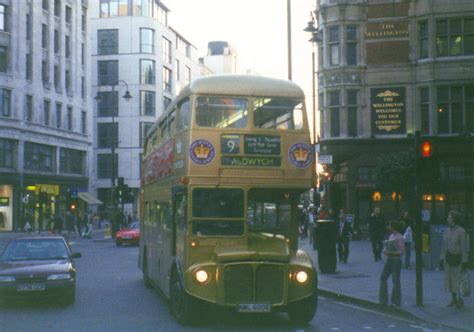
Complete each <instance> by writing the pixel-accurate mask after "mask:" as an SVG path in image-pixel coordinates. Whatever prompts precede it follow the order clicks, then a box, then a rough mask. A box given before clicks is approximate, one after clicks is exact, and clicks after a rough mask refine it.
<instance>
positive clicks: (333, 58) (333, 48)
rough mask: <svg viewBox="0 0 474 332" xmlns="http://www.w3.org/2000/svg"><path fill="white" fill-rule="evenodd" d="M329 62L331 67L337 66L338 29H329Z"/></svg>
mask: <svg viewBox="0 0 474 332" xmlns="http://www.w3.org/2000/svg"><path fill="white" fill-rule="evenodd" d="M329 60H330V65H331V66H338V65H339V27H332V28H329Z"/></svg>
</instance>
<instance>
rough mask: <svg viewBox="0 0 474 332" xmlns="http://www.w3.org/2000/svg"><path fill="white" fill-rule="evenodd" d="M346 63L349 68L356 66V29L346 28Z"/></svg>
mask: <svg viewBox="0 0 474 332" xmlns="http://www.w3.org/2000/svg"><path fill="white" fill-rule="evenodd" d="M346 61H347V64H348V65H350V66H353V65H357V27H354V26H352V27H347V28H346Z"/></svg>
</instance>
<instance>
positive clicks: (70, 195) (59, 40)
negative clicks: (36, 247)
mask: <svg viewBox="0 0 474 332" xmlns="http://www.w3.org/2000/svg"><path fill="white" fill-rule="evenodd" d="M87 17H88V2H87V1H86V0H22V1H16V0H1V1H0V231H2V230H16V229H19V228H21V227H22V225H23V223H24V221H25V220H26V218H28V220H29V221H30V223H31V224H32V226H33V227H35V229H37V228H38V227H39V228H42V229H45V228H46V227H47V226H48V223H49V218H50V216H51V215H53V214H56V215H61V216H62V215H64V214H65V211H66V209H69V208H70V207H71V204H72V203H71V202H72V200H74V198H75V197H76V193H77V192H80V191H86V190H87V187H88V173H89V165H90V163H89V162H88V160H89V158H90V154H89V150H90V148H91V144H92V112H91V109H90V105H91V104H90V102H91V98H90V91H89V89H88V87H89V86H90V82H89V76H90V74H89V73H90V61H89V55H88V51H87V50H88V49H89V45H88V44H89V39H88V38H87V35H88V32H89V27H88V24H87V23H88V18H87Z"/></svg>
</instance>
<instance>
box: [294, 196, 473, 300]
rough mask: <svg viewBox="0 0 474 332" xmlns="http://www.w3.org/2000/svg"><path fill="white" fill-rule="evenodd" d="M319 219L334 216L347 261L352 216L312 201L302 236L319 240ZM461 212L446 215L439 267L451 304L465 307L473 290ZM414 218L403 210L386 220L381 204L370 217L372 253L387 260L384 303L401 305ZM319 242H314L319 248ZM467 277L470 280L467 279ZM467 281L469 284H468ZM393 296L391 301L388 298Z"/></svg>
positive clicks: (376, 258)
mask: <svg viewBox="0 0 474 332" xmlns="http://www.w3.org/2000/svg"><path fill="white" fill-rule="evenodd" d="M318 220H332V221H334V222H335V224H336V227H335V228H334V230H335V231H336V234H335V239H336V243H335V245H336V247H337V254H338V258H339V262H340V263H347V262H348V258H349V252H350V241H351V239H352V236H353V235H354V225H353V224H352V222H351V221H352V220H349V219H348V218H347V214H346V213H345V212H344V209H340V210H339V214H338V215H336V214H335V213H334V210H333V209H332V208H327V207H325V206H321V207H320V208H319V210H318V211H317V210H316V209H315V208H314V207H313V206H312V205H311V206H309V207H308V208H306V209H303V213H302V217H301V218H300V221H301V222H300V238H301V239H306V238H309V241H310V243H313V241H317V240H315V239H317V237H315V236H314V235H315V231H314V230H315V229H316V228H317V226H316V225H317V221H318ZM461 220H462V215H461V214H460V213H458V212H456V211H450V212H449V213H448V217H447V223H448V229H447V230H446V232H445V233H444V237H443V243H442V250H441V257H440V268H441V269H442V270H444V274H445V281H444V286H445V289H446V291H447V292H449V293H451V302H450V303H449V306H453V307H456V308H462V307H463V306H464V302H463V299H462V298H463V296H466V295H467V294H468V293H470V284H469V282H470V281H469V275H468V250H467V248H468V245H467V242H466V241H467V233H466V231H465V230H464V229H463V228H462V227H461ZM414 226H415V225H414V220H413V219H412V218H410V216H409V213H408V211H403V212H402V214H401V216H400V217H399V218H398V219H397V220H391V221H390V222H387V221H386V220H385V217H384V215H383V214H382V213H381V210H380V207H379V206H375V207H374V208H373V211H372V213H371V214H370V216H369V218H368V231H369V238H370V243H371V247H372V255H373V258H374V261H375V262H378V261H384V267H383V269H382V272H381V275H380V287H379V302H380V304H382V305H391V306H396V307H400V305H401V297H402V289H401V282H400V276H401V270H402V268H403V267H404V268H405V269H407V270H410V269H411V251H412V250H413V249H412V248H413V245H412V244H414V242H415V237H414V228H415V227H414ZM316 247H317V244H313V248H316ZM382 255H384V257H385V258H384V259H382ZM390 276H391V277H392V283H393V285H392V292H391V296H390V298H389V295H388V293H389V292H388V285H387V281H388V278H389V277H390ZM466 279H467V280H466ZM466 283H467V284H466ZM389 300H390V301H389Z"/></svg>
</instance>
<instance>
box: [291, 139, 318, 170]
mask: <svg viewBox="0 0 474 332" xmlns="http://www.w3.org/2000/svg"><path fill="white" fill-rule="evenodd" d="M288 157H289V159H290V162H291V163H292V164H293V165H294V166H296V167H298V168H306V167H308V166H309V165H311V163H312V162H313V154H312V152H311V147H310V146H309V145H308V144H306V143H295V144H293V145H292V146H291V147H290V149H289V150H288Z"/></svg>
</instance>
